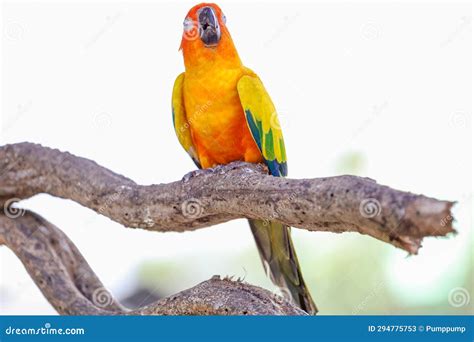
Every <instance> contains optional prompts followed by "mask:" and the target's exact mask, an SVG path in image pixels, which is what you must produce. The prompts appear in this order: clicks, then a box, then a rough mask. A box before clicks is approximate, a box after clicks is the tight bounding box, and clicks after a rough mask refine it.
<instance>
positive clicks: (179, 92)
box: [171, 72, 201, 168]
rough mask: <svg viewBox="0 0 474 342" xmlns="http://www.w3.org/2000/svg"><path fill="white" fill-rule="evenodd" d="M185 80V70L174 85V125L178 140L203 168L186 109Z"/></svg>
mask: <svg viewBox="0 0 474 342" xmlns="http://www.w3.org/2000/svg"><path fill="white" fill-rule="evenodd" d="M183 81H184V72H183V73H181V74H180V75H179V76H178V77H177V78H176V81H175V82H174V86H173V96H172V101H171V106H172V107H171V108H172V113H173V127H174V131H175V132H176V135H177V136H178V140H179V142H180V144H181V146H183V148H184V149H185V150H186V152H188V154H189V155H190V156H191V158H192V159H193V161H194V163H195V164H196V166H197V167H198V168H201V165H200V163H199V158H198V155H197V153H196V148H195V147H194V144H193V139H192V136H191V130H190V127H189V122H188V119H187V118H186V111H185V109H184V102H183Z"/></svg>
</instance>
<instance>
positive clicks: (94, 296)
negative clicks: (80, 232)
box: [0, 209, 306, 315]
mask: <svg viewBox="0 0 474 342" xmlns="http://www.w3.org/2000/svg"><path fill="white" fill-rule="evenodd" d="M10 216H12V215H10ZM15 216H16V217H8V216H6V215H4V214H0V244H5V245H6V246H7V247H8V248H10V249H11V250H12V251H13V252H14V253H15V254H16V255H17V256H18V258H19V259H20V260H21V262H22V263H23V265H24V266H25V268H26V270H27V271H28V273H29V274H30V276H31V278H33V280H34V281H35V283H36V285H37V286H38V288H39V289H40V290H41V292H42V293H43V295H44V296H45V297H46V299H47V300H48V301H49V303H50V304H51V305H52V306H53V307H54V308H55V309H56V311H57V312H58V313H59V314H62V315H305V314H306V313H305V312H303V311H302V310H300V309H299V308H297V307H295V306H294V305H292V304H291V303H289V302H288V301H286V300H285V299H284V298H282V297H280V296H278V295H277V294H273V293H271V292H269V291H267V290H264V289H262V288H259V287H256V286H252V285H249V284H246V283H244V282H240V281H233V280H230V279H220V278H219V277H218V276H215V277H213V278H211V279H210V280H207V281H205V282H202V283H200V284H198V285H196V286H194V287H192V288H190V289H187V290H185V291H182V292H180V293H177V294H175V295H173V296H170V297H167V298H163V299H160V300H158V301H156V302H154V303H153V304H151V305H148V306H146V307H142V308H139V309H136V310H128V309H126V308H124V307H123V306H121V305H120V303H118V302H117V301H116V300H115V299H114V297H113V296H112V294H111V293H110V292H109V291H108V290H107V289H106V288H105V287H104V285H103V284H102V283H101V282H100V280H99V279H98V278H97V276H96V275H95V274H94V271H92V269H91V268H90V266H89V265H88V263H87V261H86V260H85V259H84V258H83V256H82V255H81V253H80V252H79V250H78V249H77V248H76V246H75V245H74V244H73V243H72V241H71V240H69V238H68V237H67V236H66V235H65V234H64V233H63V232H62V231H61V230H59V229H58V228H56V227H55V226H54V225H52V224H51V223H49V222H48V221H46V220H45V219H44V218H42V217H41V216H39V215H37V214H35V213H32V212H30V211H27V210H23V209H18V211H15Z"/></svg>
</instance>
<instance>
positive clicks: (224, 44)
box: [180, 3, 240, 69]
mask: <svg viewBox="0 0 474 342" xmlns="http://www.w3.org/2000/svg"><path fill="white" fill-rule="evenodd" d="M180 49H182V50H183V56H184V63H185V65H186V68H187V69H188V68H192V67H195V66H199V65H203V63H209V62H210V61H213V62H215V61H216V60H222V61H226V62H228V63H239V64H240V59H239V56H238V54H237V51H236V49H235V47H234V43H233V42H232V38H231V37H230V34H229V31H228V30H227V27H226V17H225V15H224V13H222V10H221V9H220V7H219V6H217V5H216V4H211V3H201V4H199V5H196V6H194V7H193V8H191V9H190V10H189V12H188V14H187V15H186V18H185V19H184V23H183V38H182V39H181V47H180Z"/></svg>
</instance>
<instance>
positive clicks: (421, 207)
mask: <svg viewBox="0 0 474 342" xmlns="http://www.w3.org/2000/svg"><path fill="white" fill-rule="evenodd" d="M39 193H48V194H51V195H53V196H57V197H61V198H68V199H71V200H73V201H75V202H78V203H80V204H82V205H83V206H85V207H88V208H91V209H93V210H95V211H96V212H98V213H100V214H102V215H105V216H107V217H109V218H110V219H112V220H114V221H116V222H119V223H121V224H123V225H125V226H127V227H134V228H143V229H147V230H155V231H187V230H193V229H197V228H202V227H207V226H211V225H215V224H218V223H222V222H225V221H229V220H232V219H236V218H242V217H247V218H258V219H266V220H276V221H281V222H283V223H286V224H288V225H290V226H293V227H297V228H303V229H307V230H311V231H331V232H338V233H339V232H348V231H356V232H359V233H361V234H367V235H370V236H372V237H374V238H377V239H379V240H382V241H385V242H387V243H390V244H392V245H394V246H396V247H399V248H402V249H404V250H406V251H408V252H409V253H416V252H417V251H418V249H419V247H420V246H421V240H422V239H423V238H424V237H427V236H445V235H446V234H448V233H450V232H453V231H454V229H453V228H452V221H453V217H452V215H451V207H452V206H453V204H454V202H449V201H441V200H437V199H433V198H429V197H425V196H423V195H415V194H411V193H408V192H403V191H398V190H394V189H391V188H389V187H387V186H383V185H379V184H377V183H376V182H375V181H374V180H371V179H368V178H361V177H356V176H338V177H328V178H315V179H301V180H295V179H287V178H275V177H271V176H268V175H267V174H266V169H265V167H263V166H262V165H256V164H246V163H241V162H237V163H232V164H229V165H226V166H219V167H216V168H214V169H210V170H201V171H196V172H194V173H192V174H188V175H187V176H185V178H184V179H183V180H181V181H177V182H173V183H170V184H158V185H149V186H143V185H138V184H136V183H135V182H133V181H132V180H130V179H128V178H126V177H123V176H121V175H118V174H115V173H113V172H112V171H110V170H107V169H106V168H103V167H101V166H99V165H97V164H96V163H95V162H93V161H90V160H88V159H84V158H80V157H76V156H73V155H71V154H69V153H66V152H60V151H58V150H53V149H50V148H46V147H42V146H40V145H35V144H31V143H21V144H13V145H6V146H4V147H0V203H1V202H3V203H4V204H5V203H7V202H8V201H9V200H10V202H11V199H12V198H18V199H24V198H28V197H31V196H33V195H35V194H39Z"/></svg>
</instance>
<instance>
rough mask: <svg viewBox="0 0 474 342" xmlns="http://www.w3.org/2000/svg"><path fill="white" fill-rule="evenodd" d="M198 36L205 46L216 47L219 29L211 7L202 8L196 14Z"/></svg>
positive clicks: (219, 37) (219, 34) (219, 33)
mask: <svg viewBox="0 0 474 342" xmlns="http://www.w3.org/2000/svg"><path fill="white" fill-rule="evenodd" d="M198 19H199V36H200V37H201V40H202V42H203V43H204V45H206V46H209V47H211V46H216V45H217V43H219V40H220V39H221V28H220V27H219V21H218V20H217V16H216V13H215V12H214V9H213V8H212V7H203V8H201V9H200V11H199V13H198Z"/></svg>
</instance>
